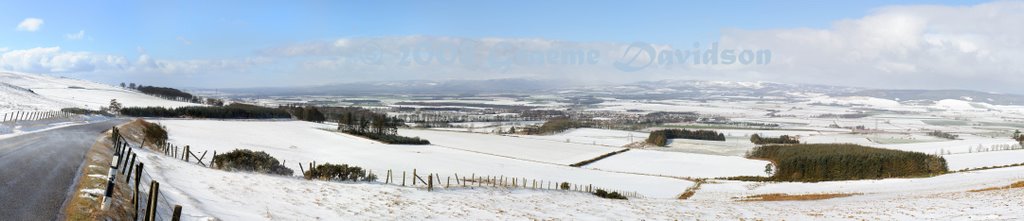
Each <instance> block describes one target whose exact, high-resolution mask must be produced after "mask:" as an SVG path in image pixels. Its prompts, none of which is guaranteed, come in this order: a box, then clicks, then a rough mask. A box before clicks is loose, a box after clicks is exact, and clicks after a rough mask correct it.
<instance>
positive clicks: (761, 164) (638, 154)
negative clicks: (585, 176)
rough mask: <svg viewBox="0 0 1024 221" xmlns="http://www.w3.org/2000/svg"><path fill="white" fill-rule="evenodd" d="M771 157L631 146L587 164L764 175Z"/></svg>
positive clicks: (693, 174)
mask: <svg viewBox="0 0 1024 221" xmlns="http://www.w3.org/2000/svg"><path fill="white" fill-rule="evenodd" d="M768 163H769V162H768V161H761V160H751V159H746V158H742V157H737V156H717V155H708V154H694V153H681V152H666V151H654V150H641V149H636V150H630V151H626V152H624V153H621V154H616V155H614V156H611V157H608V158H605V159H603V160H600V161H597V162H595V163H592V164H590V165H587V166H586V168H594V169H600V170H606V171H620V172H630V173H640V174H652V175H663V176H674V177H690V178H716V177H733V176H763V175H764V168H765V165H767V164H768Z"/></svg>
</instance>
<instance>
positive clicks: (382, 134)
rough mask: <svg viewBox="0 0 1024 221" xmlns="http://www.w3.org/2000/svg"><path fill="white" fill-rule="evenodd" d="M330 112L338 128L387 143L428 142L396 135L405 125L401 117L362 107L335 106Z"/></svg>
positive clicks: (427, 142)
mask: <svg viewBox="0 0 1024 221" xmlns="http://www.w3.org/2000/svg"><path fill="white" fill-rule="evenodd" d="M332 112H334V113H336V115H335V116H337V117H336V119H337V121H338V130H340V131H342V132H345V133H348V134H352V135H356V136H362V137H366V138H369V139H373V140H377V141H380V142H384V143H388V144H417V145H424V144H430V141H427V140H424V139H420V138H419V137H404V136H399V135H398V127H400V126H402V125H405V122H404V121H402V119H398V118H395V117H389V116H387V114H383V113H375V112H372V111H370V110H367V109H363V108H335V109H332Z"/></svg>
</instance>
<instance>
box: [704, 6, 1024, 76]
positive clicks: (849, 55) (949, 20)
mask: <svg viewBox="0 0 1024 221" xmlns="http://www.w3.org/2000/svg"><path fill="white" fill-rule="evenodd" d="M1021 11H1024V2H994V3H985V4H980V5H975V6H967V7H951V6H929V5H916V6H893V7H885V8H880V9H877V10H874V11H873V12H872V13H871V14H868V15H867V16H865V17H862V18H857V19H848V20H841V21H837V22H834V23H833V25H832V26H831V27H829V28H826V29H777V30H729V31H725V32H724V33H723V34H722V36H723V37H722V43H723V44H732V45H740V46H746V47H754V48H768V49H771V50H772V51H773V52H774V54H775V56H776V57H775V59H774V60H773V64H772V65H768V66H765V67H758V68H755V69H747V71H752V72H754V73H756V74H755V75H756V76H759V77H760V78H762V79H761V80H765V79H767V80H772V79H774V80H779V81H792V82H804V83H822V84H838V85H843V84H853V85H858V86H868V87H891V88H930V89H944V88H970V89H977V90H985V91H988V90H1003V91H1017V92H1018V93H1019V92H1022V91H1021V90H1020V89H1017V88H1018V86H1016V85H1021V84H1024V77H1021V76H1024V63H1022V62H1019V61H1020V60H1021V58H1024V29H1021V28H1019V27H1024V13H1020V12H1021Z"/></svg>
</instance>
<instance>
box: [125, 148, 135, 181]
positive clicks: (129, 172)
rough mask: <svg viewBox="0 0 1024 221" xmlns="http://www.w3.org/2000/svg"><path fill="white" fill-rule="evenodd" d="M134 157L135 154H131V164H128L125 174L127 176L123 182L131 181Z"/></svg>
mask: <svg viewBox="0 0 1024 221" xmlns="http://www.w3.org/2000/svg"><path fill="white" fill-rule="evenodd" d="M135 155H136V154H134V153H133V154H132V163H131V164H128V172H127V175H128V176H127V177H125V178H124V179H125V180H124V181H125V182H127V181H129V180H128V179H131V177H132V169H135Z"/></svg>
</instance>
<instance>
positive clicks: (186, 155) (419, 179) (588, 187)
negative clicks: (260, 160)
mask: <svg viewBox="0 0 1024 221" xmlns="http://www.w3.org/2000/svg"><path fill="white" fill-rule="evenodd" d="M154 146H157V148H158V149H159V150H158V151H161V152H163V154H164V155H168V156H171V157H174V158H177V159H179V160H183V161H185V162H194V163H197V164H199V165H202V166H204V167H211V168H213V167H215V165H214V159H213V158H214V157H216V156H217V152H216V151H213V152H212V155H210V156H211V157H210V158H206V156H207V154H208V153H210V151H208V150H204V151H203V152H202V153H199V151H196V150H195V148H194V147H191V146H189V145H184V146H178V145H174V144H171V143H169V142H164V143H160V144H156V145H154ZM283 162H285V163H287V160H285V161H283ZM297 164H298V166H299V170H300V172H301V173H302V174H303V176H305V173H306V171H307V170H308V169H312V168H315V167H316V166H318V165H319V164H317V163H316V161H313V162H308V164H309V165H306V166H309V168H306V167H305V166H304V164H303V163H301V162H299V163H297ZM401 172H402V176H400V177H401V178H402V181H401V182H398V181H396V178H397V177H399V176H398V175H399V174H398V173H397V171H396V170H390V169H389V170H387V171H386V174H385V175H386V176H385V178H384V181H383V182H380V183H383V184H390V185H400V186H412V187H426V189H427V191H433V190H434V188H435V186H437V187H443V188H445V189H449V188H459V187H462V188H471V187H502V188H521V189H547V190H566V191H578V192H587V193H596V192H597V190H604V191H607V192H617V193H619V194H622V195H623V196H626V197H634V198H644V196H643V195H642V194H640V193H638V192H636V191H624V190H618V189H610V188H602V187H598V186H595V185H593V184H577V183H575V182H571V181H553V180H543V179H530V178H526V177H511V176H505V175H479V176H478V175H477V174H476V173H470V175H469V177H466V176H461V177H460V176H459V175H458V173H454V176H446V177H443V179H442V177H441V176H440V175H439V174H437V173H428V175H429V176H421V173H419V172H418V170H417V169H413V170H412V171H401ZM409 172H411V173H409ZM367 174H368V175H369V174H373V175H378V174H374V173H373V171H372V170H368V171H367ZM407 174H409V175H411V176H407ZM463 175H465V174H463ZM310 179H313V178H310ZM378 180H380V178H378V179H377V180H375V181H373V182H377V181H378ZM408 183H411V184H412V185H407V184H408ZM452 183H454V184H455V185H452ZM469 183H474V184H475V185H472V184H469ZM562 183H567V184H568V186H567V187H565V188H562V187H561V186H560V185H561V184H562Z"/></svg>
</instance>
